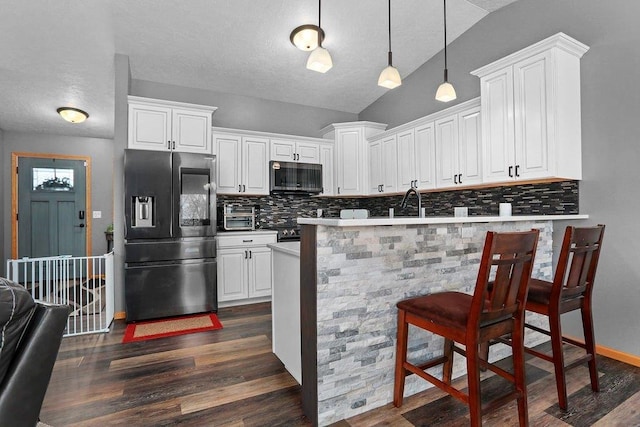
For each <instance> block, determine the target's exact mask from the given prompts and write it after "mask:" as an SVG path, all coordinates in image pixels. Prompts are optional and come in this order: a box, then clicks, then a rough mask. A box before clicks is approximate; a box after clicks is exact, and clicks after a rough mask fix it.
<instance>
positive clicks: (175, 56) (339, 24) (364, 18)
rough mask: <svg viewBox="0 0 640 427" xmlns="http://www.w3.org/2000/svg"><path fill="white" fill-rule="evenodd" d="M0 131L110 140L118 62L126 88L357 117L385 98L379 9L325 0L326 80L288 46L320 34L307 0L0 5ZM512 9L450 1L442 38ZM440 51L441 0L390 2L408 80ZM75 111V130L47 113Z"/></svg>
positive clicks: (368, 0) (399, 61) (374, 2)
mask: <svg viewBox="0 0 640 427" xmlns="http://www.w3.org/2000/svg"><path fill="white" fill-rule="evenodd" d="M0 1H1V2H2V3H3V4H2V7H0V37H1V39H2V40H3V42H2V43H0V93H1V94H2V101H3V102H2V103H0V129H4V130H16V131H33V132H48V133H55V134H65V135H78V136H91V137H99V138H112V137H113V111H114V106H113V97H114V95H113V94H114V65H113V57H114V54H115V53H121V54H125V55H128V56H129V62H130V66H131V76H132V78H134V79H139V80H148V81H154V82H159V83H168V84H173V85H178V86H184V87H192V88H201V89H208V90H212V91H218V92H227V93H233V94H239V95H246V96H254V97H258V98H264V99H270V100H277V101H284V102H291V103H296V104H303V105H309V106H315V107H322V108H329V109H334V110H339V111H345V112H351V113H359V112H360V111H362V110H363V109H364V108H365V107H367V106H368V105H369V104H371V103H372V102H373V101H375V100H376V99H377V98H379V97H380V96H381V95H383V94H384V93H385V92H386V89H383V88H380V87H378V86H377V78H378V74H379V73H380V71H381V70H382V69H383V68H384V67H385V66H386V61H387V2H386V1H384V0H349V1H338V0H325V1H324V2H323V4H322V27H323V29H324V30H325V33H326V39H325V41H324V43H323V45H324V46H325V47H326V48H327V49H328V50H329V52H330V53H331V56H332V57H333V62H334V67H333V69H331V70H330V71H329V72H328V73H326V74H320V73H316V72H313V71H309V70H307V69H306V68H305V63H306V60H307V57H308V53H306V52H302V51H300V50H297V49H296V48H295V47H293V46H292V45H291V43H290V42H289V33H290V32H291V30H292V29H293V28H295V27H297V26H298V25H302V24H308V23H312V24H317V13H318V12H317V8H318V4H317V2H316V1H315V0H233V1H231V0H189V1H184V0H183V1H180V0H135V1H132V0H109V1H107V0H100V1H98V0H95V1H71V0H57V1H52V0H29V1H8V0H0ZM513 1H515V0H449V2H448V3H447V15H448V18H447V30H448V40H449V41H452V40H453V39H455V38H456V37H457V36H459V35H460V34H462V33H463V32H465V31H466V30H467V29H468V28H469V27H471V26H472V25H474V24H475V23H476V22H477V21H479V20H480V19H482V18H483V17H484V16H486V15H487V14H488V13H490V12H492V11H494V10H496V9H499V8H500V7H502V6H505V5H506V4H509V3H511V2H513ZM441 49H442V1H440V0H400V1H397V0H396V1H394V2H392V50H393V62H394V65H395V66H396V67H397V68H398V70H399V71H400V74H401V76H403V77H405V76H407V75H408V74H410V73H411V72H413V71H414V70H415V69H416V68H418V67H419V66H420V65H421V64H423V63H424V62H426V61H427V60H428V59H429V58H431V57H432V56H433V55H435V54H436V53H438V52H439V51H440V50H441ZM63 105H68V106H74V107H77V108H81V109H84V110H85V111H88V112H89V114H90V118H89V120H87V121H86V122H85V123H83V124H81V125H71V124H68V123H66V122H64V121H62V120H61V119H60V118H59V117H58V115H57V113H56V108H58V107H60V106H63Z"/></svg>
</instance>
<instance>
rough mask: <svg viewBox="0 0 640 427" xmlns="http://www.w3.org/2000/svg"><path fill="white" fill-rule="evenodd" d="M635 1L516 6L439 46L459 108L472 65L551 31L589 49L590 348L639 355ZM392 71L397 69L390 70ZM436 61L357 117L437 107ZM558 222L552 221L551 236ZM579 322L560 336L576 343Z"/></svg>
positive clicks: (533, 0)
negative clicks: (599, 244)
mask: <svg viewBox="0 0 640 427" xmlns="http://www.w3.org/2000/svg"><path fill="white" fill-rule="evenodd" d="M638 17H640V2H632V1H628V0H611V1H606V2H603V1H598V0H519V1H517V2H515V3H512V4H511V5H509V6H506V7H504V8H503V9H500V10H498V11H496V12H495V13H492V14H490V15H488V16H487V17H485V18H484V19H482V20H481V21H480V22H478V24H476V25H475V26H474V27H472V28H471V29H469V30H468V31H467V32H466V33H464V34H463V35H461V36H460V37H459V38H458V39H456V40H455V41H454V42H453V43H452V44H451V45H450V46H449V49H448V59H449V77H450V81H451V82H452V83H453V84H454V86H455V87H456V91H457V93H458V100H456V101H455V102H462V101H464V100H467V99H471V98H474V97H476V96H478V95H480V86H479V80H478V78H477V77H475V76H472V75H470V74H469V72H470V71H471V70H474V69H476V68H478V67H480V66H482V65H485V64H488V63H490V62H492V61H494V60H496V59H498V58H501V57H503V56H506V55H507V54H510V53H512V52H515V51H517V50H519V49H521V48H524V47H526V46H528V45H531V44H533V43H535V42H537V41H539V40H542V39H544V38H546V37H548V36H550V35H553V34H555V33H557V32H559V31H562V32H565V33H567V34H568V35H570V36H572V37H574V38H576V39H577V40H579V41H581V42H583V43H585V44H587V45H588V46H590V50H589V51H588V52H587V53H586V54H585V55H584V57H583V58H582V62H581V88H582V149H583V152H582V162H583V180H582V181H581V182H580V212H581V213H585V214H589V215H590V220H589V221H588V223H589V224H595V223H604V224H606V225H607V231H606V233H605V239H604V244H603V252H602V256H601V261H600V267H599V271H598V275H597V282H596V287H595V297H594V308H593V311H594V318H595V324H596V341H597V343H598V344H600V345H603V346H606V347H611V348H614V349H617V350H620V351H623V352H626V353H630V354H634V355H640V316H638V315H637V310H638V307H639V306H640V262H638V260H637V259H636V257H637V256H638V254H640V226H638V221H637V219H636V217H635V216H636V215H637V213H638V212H640V197H638V190H637V185H638V182H640V181H639V180H638V177H637V174H636V170H637V169H636V168H637V165H638V164H640V144H639V143H638V118H639V117H640V90H639V88H638V76H639V75H640V26H639V25H638V22H637V21H638ZM397 66H398V67H399V68H400V71H401V72H402V70H401V67H402V66H401V64H397ZM441 76H442V54H440V55H438V56H436V57H435V58H433V59H432V60H431V61H429V62H427V63H426V64H424V65H423V66H422V67H421V68H419V69H418V70H417V71H415V72H414V73H413V74H412V75H410V76H408V77H407V78H405V80H404V82H403V85H402V86H401V87H400V88H398V89H396V90H393V91H390V92H389V93H388V94H386V95H385V96H383V97H382V98H380V99H379V100H378V101H376V102H375V103H373V104H372V105H370V106H369V107H367V108H366V109H365V110H363V111H362V112H361V113H360V116H359V119H360V120H371V121H378V122H383V123H389V127H393V126H397V125H398V124H401V123H405V122H407V121H410V120H412V119H414V118H417V117H421V116H423V115H426V114H428V113H430V112H433V111H437V110H438V109H441V108H443V107H444V106H445V105H446V106H448V105H449V104H441V103H439V102H437V101H435V100H434V99H433V96H434V94H435V90H436V88H437V85H438V84H439V83H440V79H441ZM565 225H566V224H563V223H557V224H556V233H555V234H556V235H557V236H558V238H561V236H562V234H561V233H562V231H563V227H564V226H565ZM578 324H579V317H577V316H575V315H574V314H571V315H569V316H567V318H566V319H565V332H566V333H567V334H570V335H574V336H579V337H581V336H582V335H581V334H582V332H581V328H578Z"/></svg>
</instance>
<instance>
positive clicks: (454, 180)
mask: <svg viewBox="0 0 640 427" xmlns="http://www.w3.org/2000/svg"><path fill="white" fill-rule="evenodd" d="M453 183H454V184H457V183H458V175H453Z"/></svg>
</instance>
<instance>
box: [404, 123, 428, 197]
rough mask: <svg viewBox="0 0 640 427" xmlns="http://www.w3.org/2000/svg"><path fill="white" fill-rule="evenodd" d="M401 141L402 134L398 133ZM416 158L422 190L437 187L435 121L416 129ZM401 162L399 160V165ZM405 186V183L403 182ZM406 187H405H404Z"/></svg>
mask: <svg viewBox="0 0 640 427" xmlns="http://www.w3.org/2000/svg"><path fill="white" fill-rule="evenodd" d="M398 142H400V135H398ZM415 159H416V172H417V178H416V179H417V180H418V182H417V185H418V188H419V189H421V190H426V189H430V188H435V187H436V141H435V135H434V131H433V123H428V124H426V125H422V126H419V127H417V128H416V129H415ZM400 164H401V160H399V162H398V165H400ZM402 185H403V186H404V184H402ZM403 188H404V187H403Z"/></svg>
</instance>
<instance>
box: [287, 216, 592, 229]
mask: <svg viewBox="0 0 640 427" xmlns="http://www.w3.org/2000/svg"><path fill="white" fill-rule="evenodd" d="M582 219H589V215H514V216H468V217H453V216H447V217H425V218H420V217H417V216H411V217H409V216H403V217H393V218H389V217H371V218H366V219H341V218H298V219H297V221H298V224H310V225H325V226H330V227H367V226H376V225H414V224H415V225H420V224H426V225H428V224H463V223H478V222H512V221H571V220H582Z"/></svg>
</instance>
